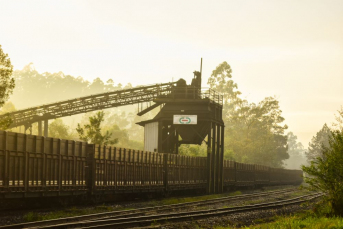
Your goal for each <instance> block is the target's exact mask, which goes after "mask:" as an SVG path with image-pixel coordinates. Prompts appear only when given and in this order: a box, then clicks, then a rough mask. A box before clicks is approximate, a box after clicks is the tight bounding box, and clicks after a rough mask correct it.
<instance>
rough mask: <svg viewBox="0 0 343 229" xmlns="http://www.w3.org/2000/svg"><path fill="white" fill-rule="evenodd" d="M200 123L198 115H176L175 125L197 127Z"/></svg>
mask: <svg viewBox="0 0 343 229" xmlns="http://www.w3.org/2000/svg"><path fill="white" fill-rule="evenodd" d="M197 122H198V117H197V115H174V119H173V124H180V125H196V124H197Z"/></svg>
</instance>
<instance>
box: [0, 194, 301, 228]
mask: <svg viewBox="0 0 343 229" xmlns="http://www.w3.org/2000/svg"><path fill="white" fill-rule="evenodd" d="M294 191H295V189H286V190H281V191H280V190H278V191H271V192H264V193H258V194H244V195H239V196H229V197H222V198H215V199H210V200H202V201H195V202H188V203H180V204H172V205H162V206H154V207H146V208H138V209H134V210H124V211H112V212H105V213H98V214H91V215H83V216H76V217H68V218H61V219H54V220H45V221H38V222H31V223H22V224H16V225H7V226H2V227H0V228H76V227H77V228H80V227H86V228H87V227H91V228H92V227H98V226H101V227H104V228H106V226H108V224H109V225H110V226H108V228H114V227H119V228H120V227H133V226H137V225H138V226H139V225H140V224H144V225H150V224H151V223H153V222H157V223H159V222H165V221H168V222H169V221H170V219H171V220H172V221H174V220H176V221H177V219H178V218H179V221H183V220H187V215H190V217H196V218H197V219H198V217H200V216H198V215H197V214H196V213H197V212H198V213H199V214H200V215H205V216H206V217H210V216H209V215H211V214H212V215H215V214H216V213H218V214H220V213H221V212H223V211H224V212H226V211H233V210H235V209H236V210H240V211H242V209H245V208H244V207H234V208H220V209H211V210H200V211H199V210H197V211H188V212H181V213H170V212H171V211H175V210H182V209H187V208H191V207H201V206H209V205H215V204H218V203H225V202H230V201H236V200H244V199H251V198H258V197H264V196H271V195H280V194H287V193H290V192H294ZM299 198H301V197H298V198H295V199H299ZM251 206H255V205H249V207H251ZM256 206H257V205H256ZM225 209H226V210H225ZM228 209H229V210H228ZM166 211H168V212H169V213H168V214H166V213H163V212H166ZM156 212H159V214H156ZM223 214H224V213H223ZM149 222H150V224H149ZM121 225H122V226H121Z"/></svg>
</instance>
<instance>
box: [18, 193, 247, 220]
mask: <svg viewBox="0 0 343 229" xmlns="http://www.w3.org/2000/svg"><path fill="white" fill-rule="evenodd" d="M240 194H242V192H241V191H235V192H229V193H223V194H215V195H202V196H195V197H172V198H165V199H161V200H152V201H144V202H142V201H140V202H138V203H133V204H129V205H132V207H131V206H130V207H126V206H125V205H123V206H121V205H111V204H106V205H105V204H103V205H100V206H95V207H86V208H85V207H82V206H81V207H80V208H79V207H72V208H67V209H65V210H59V211H51V212H46V213H41V212H28V213H27V214H25V215H24V216H23V220H24V221H25V222H34V221H41V220H50V219H58V218H65V217H73V216H80V215H86V214H96V213H102V212H110V211H118V210H130V209H133V208H137V207H143V206H144V207H154V206H161V205H171V204H180V203H189V202H195V201H202V200H210V199H215V198H220V197H226V196H236V195H240Z"/></svg>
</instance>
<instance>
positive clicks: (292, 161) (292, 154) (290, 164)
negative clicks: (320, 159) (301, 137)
mask: <svg viewBox="0 0 343 229" xmlns="http://www.w3.org/2000/svg"><path fill="white" fill-rule="evenodd" d="M297 139H298V137H297V136H296V135H294V134H293V132H288V133H287V146H288V151H287V152H288V154H289V159H287V160H285V164H286V166H287V168H288V169H300V168H301V165H303V164H305V163H306V159H305V157H304V153H305V149H304V146H303V144H301V142H298V141H297Z"/></svg>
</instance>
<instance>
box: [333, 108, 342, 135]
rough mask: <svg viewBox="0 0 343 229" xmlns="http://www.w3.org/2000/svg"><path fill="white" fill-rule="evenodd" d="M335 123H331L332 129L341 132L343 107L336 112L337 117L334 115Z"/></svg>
mask: <svg viewBox="0 0 343 229" xmlns="http://www.w3.org/2000/svg"><path fill="white" fill-rule="evenodd" d="M335 119H336V122H335V123H333V127H334V128H336V129H337V130H341V131H343V106H341V109H340V110H338V115H335Z"/></svg>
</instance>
